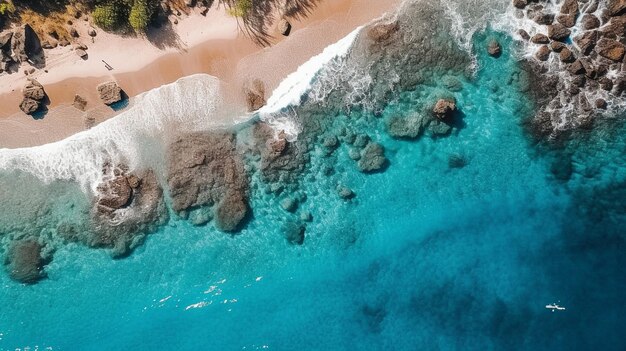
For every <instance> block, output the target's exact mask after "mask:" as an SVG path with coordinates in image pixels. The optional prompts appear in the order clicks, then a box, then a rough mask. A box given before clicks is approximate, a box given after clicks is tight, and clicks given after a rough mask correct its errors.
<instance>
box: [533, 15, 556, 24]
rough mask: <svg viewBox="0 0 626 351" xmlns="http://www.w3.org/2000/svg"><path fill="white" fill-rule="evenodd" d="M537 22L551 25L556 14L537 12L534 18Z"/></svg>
mask: <svg viewBox="0 0 626 351" xmlns="http://www.w3.org/2000/svg"><path fill="white" fill-rule="evenodd" d="M533 20H534V21H535V22H537V24H543V25H549V24H552V22H554V14H552V13H545V12H537V13H536V14H535V16H534V18H533Z"/></svg>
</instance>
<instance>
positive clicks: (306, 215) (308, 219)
mask: <svg viewBox="0 0 626 351" xmlns="http://www.w3.org/2000/svg"><path fill="white" fill-rule="evenodd" d="M300 220H302V221H304V222H311V221H312V220H313V215H312V214H311V212H309V211H302V213H300Z"/></svg>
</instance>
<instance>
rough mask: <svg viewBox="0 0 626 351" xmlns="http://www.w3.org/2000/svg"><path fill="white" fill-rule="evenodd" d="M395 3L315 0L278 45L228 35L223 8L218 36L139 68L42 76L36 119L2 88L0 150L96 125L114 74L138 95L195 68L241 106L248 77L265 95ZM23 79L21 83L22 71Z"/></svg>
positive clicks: (104, 113) (107, 112)
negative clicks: (78, 101) (43, 96)
mask: <svg viewBox="0 0 626 351" xmlns="http://www.w3.org/2000/svg"><path fill="white" fill-rule="evenodd" d="M399 3H400V1H399V0H394V1H390V2H387V3H384V4H382V3H378V2H374V1H373V0H341V1H333V2H332V3H331V2H330V1H327V2H323V3H320V4H319V5H318V7H317V8H316V9H315V10H314V11H313V12H312V13H311V14H310V15H309V16H308V17H307V18H304V19H302V20H300V21H295V20H294V21H293V22H292V32H291V34H290V36H289V37H282V36H280V37H279V36H276V43H274V45H272V46H271V47H267V48H262V47H259V46H257V45H256V44H254V43H253V41H252V40H251V39H249V38H247V37H245V36H244V35H243V34H242V33H240V32H239V31H238V30H237V31H233V32H232V33H228V31H226V30H224V28H226V27H227V26H228V25H233V24H234V25H235V26H236V19H234V18H232V17H231V18H230V20H231V22H228V21H226V20H228V18H224V16H226V14H224V13H222V20H223V23H222V27H221V28H222V31H223V32H222V33H220V34H221V35H222V37H221V38H216V37H214V36H213V37H211V38H209V39H208V40H204V41H200V42H199V43H198V44H197V45H195V46H191V47H189V48H188V49H186V50H184V51H182V52H181V51H173V52H172V51H168V50H164V51H162V52H160V53H159V54H158V55H157V56H156V57H155V58H154V60H152V61H150V62H149V63H147V64H145V65H143V66H142V67H141V68H139V69H137V70H134V71H127V72H115V73H112V74H110V75H104V76H96V77H80V76H70V77H68V78H67V79H63V80H60V81H58V82H55V83H50V84H47V83H46V81H45V80H43V79H42V80H40V82H42V84H44V88H45V90H46V92H47V94H48V96H49V97H50V102H51V104H50V106H48V108H49V111H48V112H47V113H46V114H45V116H44V118H43V119H40V120H35V119H34V118H32V117H31V116H27V115H25V114H24V113H22V112H21V111H19V109H18V104H19V101H20V99H21V92H20V91H19V89H16V90H15V91H13V92H11V93H8V94H0V105H2V106H7V108H5V109H3V110H2V111H0V148H20V147H30V146H36V145H42V144H46V143H50V142H54V141H58V140H61V139H64V138H66V137H68V136H71V135H73V134H75V133H77V132H80V131H82V130H85V129H86V122H85V119H86V117H87V116H92V115H93V116H92V117H90V118H95V122H96V124H97V123H99V122H101V121H103V120H106V119H108V118H111V117H113V116H115V115H117V114H118V113H119V112H122V111H124V110H121V111H113V110H112V109H111V108H109V107H107V106H105V105H103V104H102V103H101V102H100V100H99V98H98V96H97V92H96V85H97V84H99V83H101V82H104V81H108V80H111V79H114V80H116V81H117V82H118V83H119V85H120V86H121V87H122V89H124V91H125V92H126V94H127V95H128V96H129V97H130V98H131V100H132V98H133V97H135V96H137V95H139V94H141V93H144V92H147V91H149V90H151V89H154V88H158V87H160V86H162V85H165V84H169V83H172V82H174V81H176V80H177V79H179V78H182V77H185V76H189V75H193V74H198V73H205V74H210V75H212V76H215V77H217V78H218V79H220V81H222V82H223V83H224V86H226V87H228V89H227V93H228V94H229V95H232V96H231V97H229V98H228V100H230V101H234V102H235V104H238V105H240V106H241V108H243V107H244V106H245V96H244V92H243V89H242V87H243V86H244V85H245V84H246V83H247V82H249V81H250V80H252V79H260V80H261V81H263V82H264V83H265V91H266V98H267V97H269V94H270V93H271V92H272V91H273V90H274V89H275V88H276V87H277V86H278V84H279V83H280V82H281V81H282V80H283V79H284V78H285V77H286V76H287V75H288V74H290V73H291V72H293V71H295V70H296V69H297V68H298V67H299V66H300V65H301V64H303V63H304V62H306V61H307V60H308V59H309V58H310V57H312V56H314V55H316V54H318V53H320V52H321V51H322V50H323V49H324V48H325V47H327V46H328V45H330V44H332V43H334V42H336V41H338V40H339V39H341V38H342V37H344V36H346V35H347V34H349V33H350V32H351V31H352V30H354V29H355V28H357V27H358V26H361V25H363V24H366V23H368V22H370V21H372V20H374V19H376V18H379V17H381V16H382V15H384V14H385V13H387V12H389V11H391V10H393V9H395V8H396V7H397V5H398V4H399ZM216 11H220V10H218V9H216V8H215V7H213V8H211V10H210V11H209V15H207V17H211V16H213V17H217V16H219V14H215V12H216ZM211 13H213V15H210V14H211ZM194 16H196V17H194ZM197 16H200V15H191V16H190V17H187V18H186V19H185V20H189V21H193V20H194V18H195V20H196V21H197V20H198V17H197ZM199 19H200V20H202V19H204V18H203V17H200V18H199ZM185 20H181V22H180V25H183V24H185V23H186V22H185ZM187 23H192V22H187ZM229 23H230V24H229ZM235 28H236V27H235ZM228 34H230V36H229V37H228ZM98 35H100V34H98ZM279 35H280V34H279ZM133 40H134V39H133ZM90 60H95V59H93V58H90ZM87 62H89V61H87ZM97 62H99V61H97ZM17 74H20V73H19V72H18V73H17ZM21 79H23V80H24V81H25V79H26V77H25V76H22V77H21ZM75 94H80V95H81V96H83V97H85V98H86V99H87V101H88V110H87V111H85V112H83V111H80V110H77V109H75V108H73V107H72V105H71V103H72V101H73V99H74V95H75ZM7 111H8V112H7Z"/></svg>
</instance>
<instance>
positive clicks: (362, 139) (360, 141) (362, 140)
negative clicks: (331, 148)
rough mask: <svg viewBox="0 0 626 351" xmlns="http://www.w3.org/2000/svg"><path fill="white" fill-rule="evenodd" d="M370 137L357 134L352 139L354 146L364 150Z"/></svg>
mask: <svg viewBox="0 0 626 351" xmlns="http://www.w3.org/2000/svg"><path fill="white" fill-rule="evenodd" d="M369 141H370V137H369V136H368V135H367V134H359V135H357V136H356V138H355V139H354V146H355V147H359V148H364V147H365V146H367V143H369Z"/></svg>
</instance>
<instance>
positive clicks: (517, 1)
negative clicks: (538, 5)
mask: <svg viewBox="0 0 626 351" xmlns="http://www.w3.org/2000/svg"><path fill="white" fill-rule="evenodd" d="M526 5H528V0H513V6H515V7H516V8H518V9H524V8H525V7H526Z"/></svg>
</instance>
